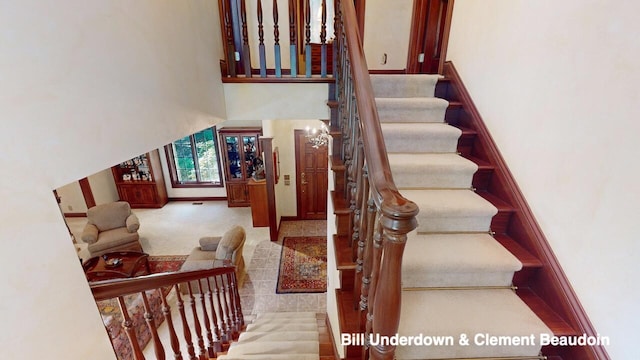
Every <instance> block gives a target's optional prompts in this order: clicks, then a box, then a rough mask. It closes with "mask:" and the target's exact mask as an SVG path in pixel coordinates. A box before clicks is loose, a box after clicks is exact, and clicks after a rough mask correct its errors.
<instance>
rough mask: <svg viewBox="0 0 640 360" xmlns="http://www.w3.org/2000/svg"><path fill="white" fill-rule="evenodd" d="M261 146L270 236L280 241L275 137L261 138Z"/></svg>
mask: <svg viewBox="0 0 640 360" xmlns="http://www.w3.org/2000/svg"><path fill="white" fill-rule="evenodd" d="M260 148H261V149H262V151H263V154H264V159H263V161H264V171H265V176H266V180H267V208H268V211H269V238H270V239H271V241H278V222H277V220H276V181H275V180H276V178H275V177H276V175H275V164H274V163H273V156H272V154H273V138H265V137H261V138H260Z"/></svg>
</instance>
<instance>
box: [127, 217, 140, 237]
mask: <svg viewBox="0 0 640 360" xmlns="http://www.w3.org/2000/svg"><path fill="white" fill-rule="evenodd" d="M125 224H126V225H127V230H128V231H129V232H130V233H133V232H136V231H138V229H140V220H138V217H137V216H136V214H134V213H131V215H129V216H128V217H127V220H126V222H125Z"/></svg>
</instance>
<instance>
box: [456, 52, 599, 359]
mask: <svg viewBox="0 0 640 360" xmlns="http://www.w3.org/2000/svg"><path fill="white" fill-rule="evenodd" d="M444 75H445V76H446V77H447V78H448V79H449V80H450V81H451V85H452V86H453V88H454V89H453V90H454V91H455V96H457V98H458V100H459V101H460V102H461V103H462V107H463V109H464V111H465V113H466V114H467V115H468V116H466V117H465V119H464V120H463V121H466V122H464V123H462V124H461V125H462V126H465V127H471V128H473V129H474V130H475V131H476V132H477V136H478V139H477V140H476V143H477V142H478V141H480V142H481V144H482V145H481V147H482V148H483V149H482V150H483V152H484V153H485V155H486V157H487V159H485V160H488V161H489V162H491V163H492V164H493V165H494V166H495V172H494V175H493V179H492V184H493V185H491V186H490V189H489V191H490V192H492V193H495V194H496V195H499V196H500V197H501V198H503V200H506V201H508V202H510V204H511V205H512V206H513V207H514V208H515V209H516V211H515V215H514V219H512V220H511V224H510V226H509V227H510V231H511V232H513V233H515V234H517V235H518V238H519V241H520V242H521V245H523V246H524V247H525V248H527V249H528V250H529V251H530V252H532V253H533V254H535V255H536V256H537V257H538V258H539V260H540V261H541V262H542V264H543V266H542V268H540V269H539V270H538V275H537V276H536V278H535V279H534V280H532V282H531V284H530V288H531V290H532V291H533V292H535V294H536V295H537V296H538V297H540V298H541V299H542V300H544V301H545V302H546V303H547V304H550V305H552V307H553V310H554V311H556V312H557V313H558V314H559V315H561V316H562V317H563V318H564V320H565V321H566V322H567V323H568V324H569V325H570V326H572V327H573V329H574V330H576V331H577V332H578V333H585V334H587V335H593V336H596V335H597V332H596V330H595V328H594V327H593V324H592V323H591V321H590V320H589V318H588V316H587V314H586V312H585V310H584V308H583V307H582V305H581V304H580V301H579V299H578V296H577V295H576V293H575V291H574V290H573V288H572V286H571V284H570V282H569V280H568V278H567V276H566V274H565V273H564V271H563V270H562V267H561V266H560V263H559V262H558V259H557V258H556V256H555V255H554V253H553V250H552V249H551V246H550V245H549V242H548V241H547V239H546V237H545V235H544V233H543V232H542V229H541V227H540V225H539V224H538V222H537V221H536V219H535V216H534V215H533V212H532V211H531V208H530V207H529V205H528V204H527V201H526V199H525V197H524V195H523V194H522V191H521V190H520V188H519V187H518V184H517V183H516V181H515V178H514V177H513V174H512V173H511V171H510V170H509V168H508V166H507V164H506V162H505V160H504V158H503V157H502V155H501V153H500V151H499V149H498V147H497V145H496V143H495V141H494V140H493V138H492V137H491V134H490V133H489V130H488V128H487V126H486V124H485V123H484V121H483V120H482V117H481V116H480V113H479V111H478V109H477V108H476V106H475V104H474V103H473V100H472V99H471V96H470V94H469V92H468V91H467V89H466V88H465V86H464V84H463V82H462V79H461V78H460V75H459V74H458V72H457V70H456V68H455V67H454V65H453V63H452V62H451V61H447V62H445V63H444ZM561 351H566V352H567V353H566V354H563V355H564V356H563V357H564V358H567V359H569V358H570V359H578V358H579V359H598V360H608V359H609V356H608V354H607V352H606V350H605V349H604V347H602V346H588V347H564V348H563V349H561Z"/></svg>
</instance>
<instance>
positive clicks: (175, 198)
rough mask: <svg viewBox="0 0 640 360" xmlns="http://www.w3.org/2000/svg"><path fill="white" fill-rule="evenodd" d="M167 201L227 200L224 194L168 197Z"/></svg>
mask: <svg viewBox="0 0 640 360" xmlns="http://www.w3.org/2000/svg"><path fill="white" fill-rule="evenodd" d="M169 201H227V197H226V196H194V197H170V198H169Z"/></svg>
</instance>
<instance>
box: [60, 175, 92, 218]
mask: <svg viewBox="0 0 640 360" xmlns="http://www.w3.org/2000/svg"><path fill="white" fill-rule="evenodd" d="M56 192H57V193H58V196H59V197H60V209H61V210H62V211H63V212H64V213H86V212H87V203H86V202H85V201H84V195H82V189H81V188H80V183H79V182H77V181H74V182H72V183H69V184H67V185H64V186H61V187H59V188H57V189H56Z"/></svg>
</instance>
